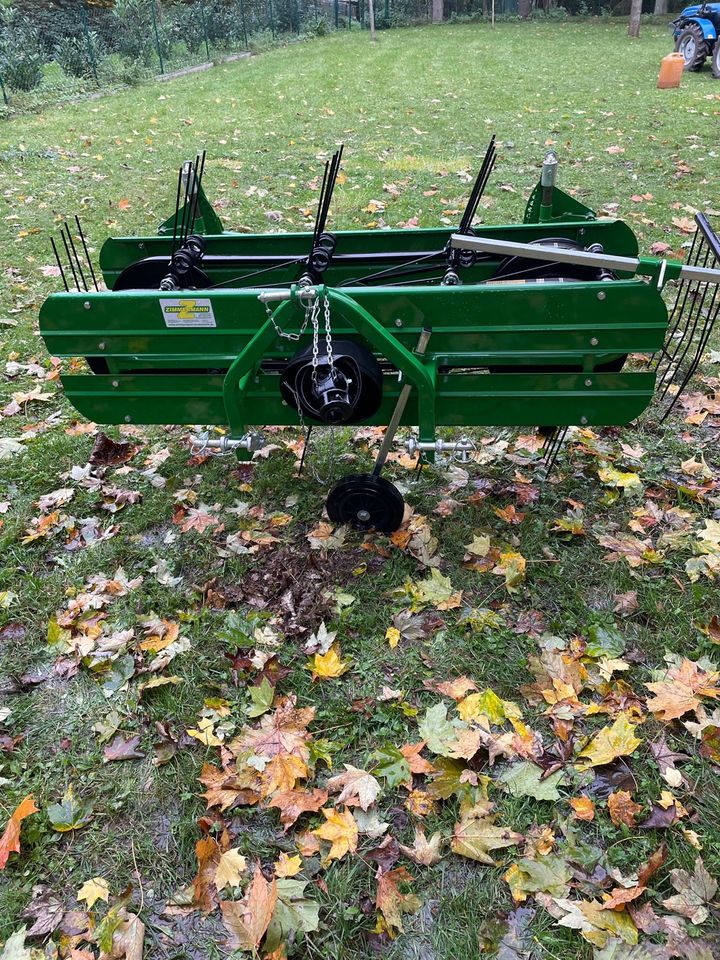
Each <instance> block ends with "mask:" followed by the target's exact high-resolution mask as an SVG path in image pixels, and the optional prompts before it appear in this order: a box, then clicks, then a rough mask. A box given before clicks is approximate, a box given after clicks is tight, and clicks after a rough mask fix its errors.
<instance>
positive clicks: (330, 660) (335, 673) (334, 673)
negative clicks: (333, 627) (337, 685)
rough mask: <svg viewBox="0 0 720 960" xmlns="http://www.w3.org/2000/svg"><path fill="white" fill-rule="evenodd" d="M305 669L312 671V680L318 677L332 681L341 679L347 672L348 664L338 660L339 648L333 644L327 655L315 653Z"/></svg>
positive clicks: (345, 661)
mask: <svg viewBox="0 0 720 960" xmlns="http://www.w3.org/2000/svg"><path fill="white" fill-rule="evenodd" d="M307 668H308V670H312V675H313V680H315V679H317V678H318V677H325V678H328V679H334V678H336V677H341V676H342V675H343V674H344V673H345V672H346V671H347V670H349V669H350V663H349V661H348V660H342V659H341V658H340V647H339V646H338V645H337V644H336V643H334V644H333V645H332V646H331V647H330V649H329V650H328V652H327V653H324V654H319V653H316V654H315V656H314V657H313V658H312V660H310V662H309V663H308V664H307Z"/></svg>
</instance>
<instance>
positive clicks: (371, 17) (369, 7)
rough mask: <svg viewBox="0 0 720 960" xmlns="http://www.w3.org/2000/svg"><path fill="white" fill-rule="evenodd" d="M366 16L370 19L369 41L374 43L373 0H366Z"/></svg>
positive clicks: (375, 38)
mask: <svg viewBox="0 0 720 960" xmlns="http://www.w3.org/2000/svg"><path fill="white" fill-rule="evenodd" d="M368 16H369V18H370V40H371V42H372V43H375V41H376V40H377V37H376V36H375V0H368Z"/></svg>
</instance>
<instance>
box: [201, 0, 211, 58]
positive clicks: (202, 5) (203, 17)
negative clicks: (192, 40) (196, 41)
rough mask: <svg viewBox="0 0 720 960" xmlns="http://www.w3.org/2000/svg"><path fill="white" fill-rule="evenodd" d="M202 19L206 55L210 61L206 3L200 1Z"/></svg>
mask: <svg viewBox="0 0 720 960" xmlns="http://www.w3.org/2000/svg"><path fill="white" fill-rule="evenodd" d="M200 19H201V21H202V28H203V35H204V37H205V55H206V56H207V58H208V60H209V59H210V44H209V43H208V35H207V24H206V23H205V3H204V2H203V0H200Z"/></svg>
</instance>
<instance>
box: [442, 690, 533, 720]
mask: <svg viewBox="0 0 720 960" xmlns="http://www.w3.org/2000/svg"><path fill="white" fill-rule="evenodd" d="M457 709H458V713H459V714H460V716H461V717H462V718H463V720H479V719H480V718H481V717H487V719H488V720H489V721H490V723H496V724H497V723H502V722H503V721H504V720H507V719H509V718H510V717H513V718H514V719H516V720H519V719H520V717H522V713H521V711H520V708H519V707H518V705H517V704H515V703H513V702H512V701H510V700H501V699H500V697H499V696H498V695H497V694H496V693H495V691H494V690H490V689H488V690H483V691H482V693H471V694H470V696H469V697H465V699H464V700H461V701H460V702H459V703H458V705H457Z"/></svg>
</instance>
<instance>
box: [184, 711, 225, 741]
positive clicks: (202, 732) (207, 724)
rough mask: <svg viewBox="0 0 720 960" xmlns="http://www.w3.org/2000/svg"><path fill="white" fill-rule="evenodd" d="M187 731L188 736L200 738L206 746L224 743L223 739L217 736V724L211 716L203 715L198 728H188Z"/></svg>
mask: <svg viewBox="0 0 720 960" xmlns="http://www.w3.org/2000/svg"><path fill="white" fill-rule="evenodd" d="M187 733H188V736H190V737H194V738H195V739H196V740H199V741H200V743H202V744H203V745H204V746H206V747H219V746H221V744H222V740H219V739H218V738H217V737H216V736H215V725H214V723H213V720H212V718H211V717H202V718H201V719H200V720H199V721H198V729H197V730H195V729H194V728H193V729H192V730H188V731H187Z"/></svg>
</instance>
